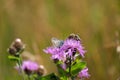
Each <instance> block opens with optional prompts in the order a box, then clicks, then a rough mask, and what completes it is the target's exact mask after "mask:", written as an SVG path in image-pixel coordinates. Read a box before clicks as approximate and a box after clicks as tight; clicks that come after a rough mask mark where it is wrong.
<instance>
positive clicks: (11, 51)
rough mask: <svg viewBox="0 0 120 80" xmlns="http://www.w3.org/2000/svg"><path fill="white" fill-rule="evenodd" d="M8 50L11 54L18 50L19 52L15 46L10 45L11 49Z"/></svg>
mask: <svg viewBox="0 0 120 80" xmlns="http://www.w3.org/2000/svg"><path fill="white" fill-rule="evenodd" d="M8 52H9V53H10V54H11V55H14V56H15V55H16V52H17V50H16V49H15V48H14V47H10V48H9V49H8Z"/></svg>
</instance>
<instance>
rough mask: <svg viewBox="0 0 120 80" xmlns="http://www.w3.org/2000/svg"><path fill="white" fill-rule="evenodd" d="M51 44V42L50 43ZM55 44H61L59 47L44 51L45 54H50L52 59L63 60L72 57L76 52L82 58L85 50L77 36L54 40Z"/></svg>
mask: <svg viewBox="0 0 120 80" xmlns="http://www.w3.org/2000/svg"><path fill="white" fill-rule="evenodd" d="M52 42H53V41H52ZM55 42H56V43H58V42H59V44H60V42H61V43H62V44H61V45H60V46H59V47H56V46H51V47H48V48H46V49H44V52H45V53H49V54H52V59H58V60H63V61H64V60H65V59H66V57H67V56H73V55H74V54H75V53H76V52H77V51H78V53H80V55H81V56H82V57H84V54H85V50H84V48H83V46H82V45H81V41H80V39H79V37H78V36H77V35H70V36H69V37H68V38H67V39H66V40H64V41H62V40H56V41H55Z"/></svg>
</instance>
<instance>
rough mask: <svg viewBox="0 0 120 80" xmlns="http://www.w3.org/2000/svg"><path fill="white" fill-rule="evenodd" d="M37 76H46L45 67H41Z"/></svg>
mask: <svg viewBox="0 0 120 80" xmlns="http://www.w3.org/2000/svg"><path fill="white" fill-rule="evenodd" d="M37 74H38V75H39V76H42V75H43V74H45V69H44V66H42V65H40V66H39V68H38V70H37Z"/></svg>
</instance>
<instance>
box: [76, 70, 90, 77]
mask: <svg viewBox="0 0 120 80" xmlns="http://www.w3.org/2000/svg"><path fill="white" fill-rule="evenodd" d="M78 76H79V77H80V78H88V77H89V76H90V75H89V73H88V68H84V69H83V70H82V71H80V72H79V74H78Z"/></svg>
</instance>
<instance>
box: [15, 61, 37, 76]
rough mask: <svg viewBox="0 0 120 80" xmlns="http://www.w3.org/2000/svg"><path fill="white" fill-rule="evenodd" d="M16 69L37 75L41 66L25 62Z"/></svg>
mask: <svg viewBox="0 0 120 80" xmlns="http://www.w3.org/2000/svg"><path fill="white" fill-rule="evenodd" d="M15 68H16V69H17V70H18V71H20V72H21V70H23V71H24V72H25V73H26V74H28V75H29V74H32V73H35V72H36V71H37V70H38V69H39V65H38V64H37V63H35V62H32V61H23V63H22V65H21V66H20V67H19V66H18V65H17V66H16V67H15Z"/></svg>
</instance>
